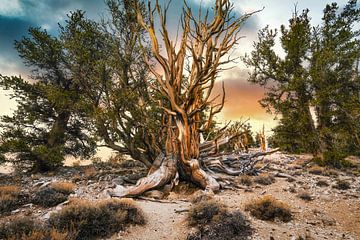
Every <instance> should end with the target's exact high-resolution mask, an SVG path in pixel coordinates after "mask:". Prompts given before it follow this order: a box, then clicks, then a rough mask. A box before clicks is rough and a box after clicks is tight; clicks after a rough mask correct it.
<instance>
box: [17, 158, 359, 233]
mask: <svg viewBox="0 0 360 240" xmlns="http://www.w3.org/2000/svg"><path fill="white" fill-rule="evenodd" d="M307 160H308V157H307V156H288V155H284V154H274V155H273V156H271V157H270V158H269V159H265V161H264V162H265V163H266V162H267V163H269V165H268V168H267V169H266V170H265V171H266V172H267V173H269V174H272V175H274V176H279V173H282V174H283V175H284V174H285V175H286V176H288V177H284V176H281V177H275V182H274V183H273V184H271V185H260V184H257V183H254V184H252V185H251V186H249V187H248V186H245V185H240V186H239V189H236V190H223V191H220V192H219V193H218V194H216V195H215V199H216V200H218V201H220V202H223V203H224V204H225V205H226V206H228V208H229V209H230V210H240V211H242V212H243V213H244V214H245V215H246V217H248V218H249V220H250V222H251V225H252V227H253V228H254V232H255V233H254V235H253V238H252V239H255V240H257V239H259V240H262V239H264V240H268V239H274V240H283V239H284V240H285V239H290V240H297V239H301V238H299V237H300V236H303V237H305V236H306V237H307V238H303V239H319V240H322V239H331V240H337V239H351V240H357V239H360V177H359V176H356V175H353V174H349V173H344V172H339V171H338V172H337V173H336V174H335V175H326V174H325V175H324V174H322V175H315V174H311V173H309V171H308V170H307V169H306V167H304V165H302V164H303V163H304V162H306V161H307ZM118 172H119V170H117V171H114V172H113V173H112V174H109V173H106V174H105V172H104V174H103V175H99V176H98V177H96V176H95V177H92V178H91V179H90V180H89V178H85V179H84V180H81V181H75V182H76V184H77V186H78V188H77V190H76V193H75V194H74V196H73V197H81V198H87V199H94V200H95V199H101V198H106V197H108V196H106V195H102V194H101V193H103V192H104V189H105V188H107V187H109V186H111V185H113V184H114V182H115V179H116V178H118V176H119V174H120V173H118ZM66 174H68V175H66ZM75 175H78V173H74V172H72V170H66V171H65V174H63V175H61V173H58V174H57V175H56V177H51V176H48V177H43V176H39V177H32V178H33V179H31V180H26V181H24V180H21V181H22V182H23V184H25V185H29V184H33V185H39V183H41V184H46V182H47V181H55V180H61V178H64V179H65V180H71V177H74V176H75ZM289 177H290V178H289ZM251 178H252V179H254V178H255V177H251ZM339 179H341V180H346V181H348V182H350V184H351V188H350V189H348V190H338V189H335V188H333V186H334V184H335V183H336V181H337V180H339ZM120 180H121V179H120ZM319 180H321V181H325V182H327V183H328V184H329V186H318V185H317V182H318V181H319ZM29 181H30V183H29ZM73 181H74V180H73ZM117 181H119V179H118V180H117ZM194 191H196V190H192V191H187V190H182V191H178V192H176V193H171V194H170V196H169V197H168V198H167V199H165V200H163V201H165V202H156V201H149V200H144V199H137V200H136V203H137V204H138V205H139V207H140V208H141V209H142V210H143V212H144V214H145V217H146V219H147V224H146V225H144V226H131V227H130V228H128V229H127V230H126V231H125V232H119V233H117V234H115V235H113V236H112V237H111V239H129V240H161V239H169V240H185V239H186V237H187V234H188V232H189V231H190V228H189V226H188V225H187V210H188V209H189V207H190V206H191V201H190V199H191V198H192V197H193V194H192V193H193V192H194ZM197 191H201V190H197ZM302 191H306V192H308V193H309V194H310V195H311V196H312V198H313V200H312V201H304V200H302V199H300V198H299V197H298V194H299V192H302ZM264 195H271V196H273V197H274V198H275V199H277V200H280V201H282V202H284V203H287V204H288V205H289V206H290V209H291V211H292V213H293V216H294V219H293V220H291V221H290V222H288V223H282V222H269V221H262V220H258V219H256V218H254V217H252V216H251V215H250V214H249V213H248V212H246V211H245V210H244V208H245V204H246V203H249V202H251V201H253V200H255V199H258V198H259V197H262V196H264ZM60 209H61V206H60V207H59V206H58V207H55V208H52V209H41V208H37V207H36V206H31V207H30V208H29V207H26V208H24V209H20V210H19V211H14V213H13V214H18V213H19V212H20V213H21V212H28V213H31V214H35V216H37V217H39V218H45V217H46V216H48V215H49V212H51V211H58V210H60Z"/></svg>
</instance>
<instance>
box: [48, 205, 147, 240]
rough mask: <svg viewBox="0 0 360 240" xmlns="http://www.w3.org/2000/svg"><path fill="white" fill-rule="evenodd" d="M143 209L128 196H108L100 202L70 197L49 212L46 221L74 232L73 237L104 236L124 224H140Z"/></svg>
mask: <svg viewBox="0 0 360 240" xmlns="http://www.w3.org/2000/svg"><path fill="white" fill-rule="evenodd" d="M144 223H145V219H144V216H143V213H142V211H141V210H140V209H138V208H137V207H136V206H135V204H134V202H133V201H132V200H128V199H121V200H119V199H111V200H106V201H100V202H95V203H94V202H89V201H85V200H77V199H76V200H73V201H72V202H70V204H69V205H68V206H65V207H64V208H63V209H62V210H61V211H60V212H58V213H55V214H52V215H51V216H50V219H49V224H50V226H52V227H53V228H56V229H57V230H59V231H61V232H74V229H75V230H76V237H75V238H74V239H92V238H95V237H106V236H108V235H110V234H113V233H115V232H117V231H119V230H123V229H124V228H125V227H126V226H127V225H128V224H144Z"/></svg>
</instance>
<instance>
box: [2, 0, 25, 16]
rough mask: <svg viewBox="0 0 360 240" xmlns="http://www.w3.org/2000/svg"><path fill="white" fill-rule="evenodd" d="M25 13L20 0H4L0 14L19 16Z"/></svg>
mask: <svg viewBox="0 0 360 240" xmlns="http://www.w3.org/2000/svg"><path fill="white" fill-rule="evenodd" d="M22 14H23V8H22V6H21V4H20V2H19V0H2V2H1V4H0V15H2V16H19V15H22Z"/></svg>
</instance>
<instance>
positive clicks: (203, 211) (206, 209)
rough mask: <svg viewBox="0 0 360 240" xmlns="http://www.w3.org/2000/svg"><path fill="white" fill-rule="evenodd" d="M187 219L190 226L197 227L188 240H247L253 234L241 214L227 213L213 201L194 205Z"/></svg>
mask: <svg viewBox="0 0 360 240" xmlns="http://www.w3.org/2000/svg"><path fill="white" fill-rule="evenodd" d="M188 217H189V222H190V225H194V224H195V225H196V226H197V227H198V229H197V230H196V231H195V232H191V233H190V234H189V235H188V236H187V239H188V240H195V239H212V240H223V239H224V240H230V239H238V240H242V239H248V238H249V237H250V236H251V235H252V233H253V229H252V228H251V226H250V222H249V220H248V219H246V217H245V216H244V215H243V214H242V213H241V212H239V211H234V212H229V211H228V210H227V209H226V208H225V206H223V205H222V204H219V203H217V202H215V201H205V202H202V203H199V204H195V205H194V206H192V208H191V209H190V211H189V216H188Z"/></svg>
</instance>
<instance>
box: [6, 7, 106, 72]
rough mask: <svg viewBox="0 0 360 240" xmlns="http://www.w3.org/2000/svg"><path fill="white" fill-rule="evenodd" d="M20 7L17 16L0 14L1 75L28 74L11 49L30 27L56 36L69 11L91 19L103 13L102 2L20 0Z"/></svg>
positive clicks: (97, 17) (14, 51) (104, 9)
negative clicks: (82, 12)
mask: <svg viewBox="0 0 360 240" xmlns="http://www.w3.org/2000/svg"><path fill="white" fill-rule="evenodd" d="M19 6H20V9H18V10H17V11H16V15H15V13H14V14H12V13H11V12H10V14H8V15H5V14H4V15H0V70H1V71H2V72H0V74H1V73H2V74H4V73H6V74H10V72H11V71H15V72H13V73H12V74H15V75H17V74H19V73H25V72H27V71H26V68H25V67H24V65H23V64H22V61H21V59H20V58H19V57H18V54H17V52H16V50H15V49H14V41H15V40H20V39H21V38H22V37H23V36H26V35H27V31H28V29H29V27H42V28H45V29H47V30H48V32H49V33H50V34H52V35H57V33H58V23H60V24H61V23H63V22H64V20H65V19H66V18H67V16H66V15H67V14H68V13H70V11H75V10H77V9H81V10H84V11H85V12H86V14H87V16H88V17H89V18H92V19H99V18H100V16H101V15H102V14H103V13H104V12H106V8H105V4H104V1H103V0H77V1H73V0H61V1H59V0H20V1H19ZM10 65H11V67H9V66H10Z"/></svg>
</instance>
